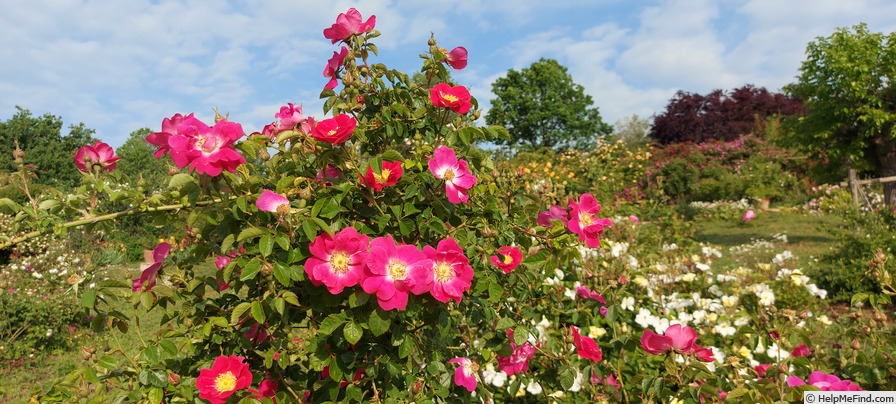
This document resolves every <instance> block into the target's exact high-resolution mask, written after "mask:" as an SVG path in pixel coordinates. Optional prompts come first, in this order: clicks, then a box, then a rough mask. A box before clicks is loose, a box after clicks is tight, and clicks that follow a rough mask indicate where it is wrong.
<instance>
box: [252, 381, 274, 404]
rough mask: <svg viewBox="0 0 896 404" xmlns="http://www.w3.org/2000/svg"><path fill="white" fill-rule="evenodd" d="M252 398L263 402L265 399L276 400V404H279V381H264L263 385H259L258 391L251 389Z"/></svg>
mask: <svg viewBox="0 0 896 404" xmlns="http://www.w3.org/2000/svg"><path fill="white" fill-rule="evenodd" d="M248 391H249V392H250V393H252V396H253V397H255V399H256V400H258V401H261V400H264V399H265V398H270V399H273V400H274V404H277V398H276V397H275V396H276V395H277V381H275V380H271V379H265V380H262V381H261V383H259V384H258V390H256V389H249V390H248Z"/></svg>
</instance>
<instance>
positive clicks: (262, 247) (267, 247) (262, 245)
mask: <svg viewBox="0 0 896 404" xmlns="http://www.w3.org/2000/svg"><path fill="white" fill-rule="evenodd" d="M258 251H259V252H261V256H263V257H267V256H269V255H271V253H272V252H274V238H273V237H271V236H270V235H264V236H261V239H260V240H258Z"/></svg>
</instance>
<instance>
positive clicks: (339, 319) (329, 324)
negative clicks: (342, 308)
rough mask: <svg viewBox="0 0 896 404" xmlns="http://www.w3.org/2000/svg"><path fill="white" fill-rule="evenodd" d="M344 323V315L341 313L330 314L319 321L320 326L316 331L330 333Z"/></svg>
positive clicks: (323, 333) (324, 333)
mask: <svg viewBox="0 0 896 404" xmlns="http://www.w3.org/2000/svg"><path fill="white" fill-rule="evenodd" d="M344 323H345V315H343V314H341V313H340V314H330V315H329V316H327V318H325V319H324V321H321V322H320V327H318V329H317V332H318V333H320V334H322V335H330V334H332V333H333V331H336V329H337V328H339V326H341V325H342V324H344Z"/></svg>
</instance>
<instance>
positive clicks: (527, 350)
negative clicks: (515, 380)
mask: <svg viewBox="0 0 896 404" xmlns="http://www.w3.org/2000/svg"><path fill="white" fill-rule="evenodd" d="M508 336H510V337H511V338H513V337H512V333H508ZM510 347H511V348H512V349H513V353H512V354H510V356H499V357H498V370H500V371H502V372H504V373H506V374H507V376H513V375H515V374H517V373H521V372H527V371H529V360H531V359H532V357H533V356H535V347H534V346H532V344H530V343H528V342H526V343H524V344H523V345H521V346H517V345H516V343H515V342H511V343H510Z"/></svg>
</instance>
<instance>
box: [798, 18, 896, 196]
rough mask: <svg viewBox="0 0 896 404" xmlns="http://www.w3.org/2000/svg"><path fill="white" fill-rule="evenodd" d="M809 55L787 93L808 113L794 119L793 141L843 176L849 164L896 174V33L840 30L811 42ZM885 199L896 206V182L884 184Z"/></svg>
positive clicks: (881, 173)
mask: <svg viewBox="0 0 896 404" xmlns="http://www.w3.org/2000/svg"><path fill="white" fill-rule="evenodd" d="M806 55H807V57H806V60H805V61H804V62H803V64H802V66H801V67H800V76H799V78H798V81H797V82H796V83H795V84H791V85H789V86H788V87H787V88H786V89H785V90H786V91H788V92H789V93H791V94H793V95H794V96H796V97H798V98H800V99H802V101H803V103H804V105H805V106H806V107H807V109H808V112H807V113H806V114H805V115H803V116H801V117H799V118H798V119H797V120H795V129H796V134H795V136H794V139H795V140H796V141H797V143H798V144H800V145H802V146H803V147H805V148H806V149H807V150H808V151H809V152H810V153H812V154H814V155H816V156H819V157H822V158H823V159H827V161H829V164H828V167H830V168H832V169H835V170H839V171H840V172H841V175H845V174H843V173H842V171H844V168H845V166H847V165H852V166H853V167H855V168H856V169H859V170H860V171H865V172H868V173H873V174H876V175H878V176H882V177H884V176H894V175H896V88H894V87H893V80H894V79H896V33H889V34H882V33H871V32H868V27H867V26H866V25H865V24H859V25H856V26H854V27H852V28H838V29H837V30H836V31H835V32H834V33H833V34H832V35H831V36H829V37H826V38H825V37H819V38H816V40H815V41H813V42H810V43H809V45H808V47H807V48H806ZM884 195H885V199H886V202H887V204H888V205H890V206H894V205H896V183H889V184H884Z"/></svg>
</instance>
